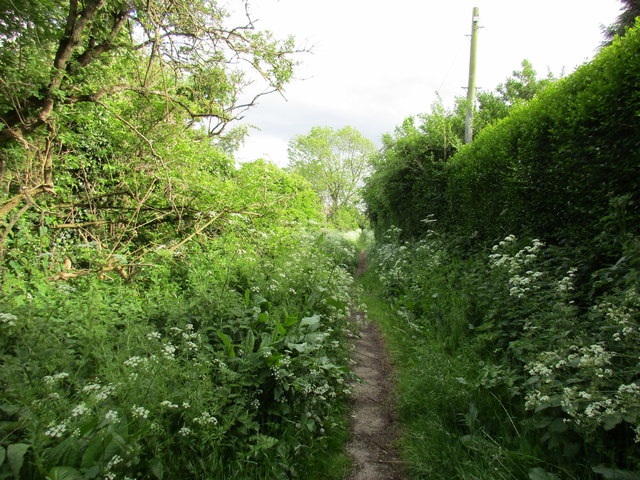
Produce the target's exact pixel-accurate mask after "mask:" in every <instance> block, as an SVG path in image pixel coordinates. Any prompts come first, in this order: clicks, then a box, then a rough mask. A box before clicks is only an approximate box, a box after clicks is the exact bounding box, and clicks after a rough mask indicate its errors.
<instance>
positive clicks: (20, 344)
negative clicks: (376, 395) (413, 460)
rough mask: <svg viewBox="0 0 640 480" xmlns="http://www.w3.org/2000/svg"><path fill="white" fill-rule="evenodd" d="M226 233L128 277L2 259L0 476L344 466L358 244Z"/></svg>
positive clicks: (225, 474) (266, 475)
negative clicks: (253, 241) (20, 268)
mask: <svg viewBox="0 0 640 480" xmlns="http://www.w3.org/2000/svg"><path fill="white" fill-rule="evenodd" d="M245 245H246V243H245ZM230 248H232V245H231V244H230V242H229V239H228V238H226V239H221V240H220V243H219V244H218V245H217V246H216V245H214V244H210V245H209V249H207V250H204V249H203V250H200V251H197V250H198V249H197V248H196V249H192V251H190V252H184V253H181V254H179V255H175V254H163V253H162V252H161V251H159V252H157V254H156V255H155V256H154V257H150V258H148V259H147V260H148V262H149V263H150V264H153V266H154V267H153V268H149V269H147V270H145V271H142V272H140V273H139V275H138V277H137V278H136V280H135V282H127V281H124V280H123V279H121V278H119V277H117V276H112V277H103V278H98V277H97V276H83V277H79V278H74V279H70V280H66V281H64V280H59V281H52V280H50V279H47V278H45V277H44V276H43V275H40V276H38V273H37V272H38V269H37V268H35V267H34V269H33V271H32V272H30V276H28V277H25V276H24V272H22V273H23V274H17V273H15V272H13V273H12V272H11V271H5V272H4V282H3V286H2V296H1V297H0V313H1V314H0V331H1V335H0V360H1V362H2V370H1V373H0V384H1V385H2V392H3V393H2V398H1V401H0V416H1V420H2V423H0V432H1V439H2V443H1V446H0V478H16V479H41V478H47V479H50V480H62V479H65V480H75V479H93V478H105V479H109V480H113V479H134V478H135V479H139V480H142V479H159V480H162V479H176V478H180V479H204V478H209V479H213V478H220V479H223V478H224V479H284V478H305V479H307V478H318V479H319V478H322V479H327V478H341V477H342V475H343V473H344V471H345V469H346V467H347V465H348V459H347V458H346V456H345V454H344V453H343V445H344V442H345V441H346V436H347V430H346V424H345V420H344V419H345V417H346V398H347V394H348V386H347V382H348V380H349V378H350V373H349V370H348V368H347V358H348V352H347V348H346V341H345V335H346V331H347V329H348V325H347V322H346V315H347V309H348V305H349V304H350V303H351V296H352V293H351V290H350V289H351V283H352V279H351V272H352V271H353V269H354V258H355V249H354V247H353V245H352V244H351V243H349V242H347V241H344V240H343V239H341V237H339V236H338V235H334V234H331V233H327V232H325V233H322V232H316V233H301V234H297V235H296V236H293V235H292V237H291V238H290V239H289V240H288V243H287V246H285V247H283V246H279V247H278V248H275V249H274V248H272V249H266V250H263V255H262V256H255V255H252V254H250V253H248V252H246V251H244V250H240V249H238V250H236V251H229V250H230ZM245 248H246V247H245ZM225 249H226V250H227V251H225ZM25 268H27V267H26V266H25Z"/></svg>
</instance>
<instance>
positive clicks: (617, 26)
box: [604, 0, 640, 46]
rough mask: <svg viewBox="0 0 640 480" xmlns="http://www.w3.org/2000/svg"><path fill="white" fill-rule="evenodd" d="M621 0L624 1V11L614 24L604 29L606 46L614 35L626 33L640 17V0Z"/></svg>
mask: <svg viewBox="0 0 640 480" xmlns="http://www.w3.org/2000/svg"><path fill="white" fill-rule="evenodd" d="M620 1H621V2H622V12H621V13H620V15H618V18H616V21H615V22H614V23H613V25H610V26H609V27H607V28H605V29H604V36H605V40H606V41H605V43H604V45H605V46H606V45H610V44H611V42H612V41H613V39H614V37H616V36H622V35H624V34H625V33H626V31H627V29H628V28H630V27H633V26H634V25H635V22H636V19H637V18H638V17H640V0H620Z"/></svg>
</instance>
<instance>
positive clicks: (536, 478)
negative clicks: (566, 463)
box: [529, 467, 560, 480]
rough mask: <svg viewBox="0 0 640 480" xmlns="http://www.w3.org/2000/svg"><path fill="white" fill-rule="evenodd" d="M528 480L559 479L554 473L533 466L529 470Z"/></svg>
mask: <svg viewBox="0 0 640 480" xmlns="http://www.w3.org/2000/svg"><path fill="white" fill-rule="evenodd" d="M529 478H530V480H560V477H558V476H557V475H556V474H555V473H550V472H547V471H546V470H545V469H544V468H540V467H535V468H532V469H531V470H529Z"/></svg>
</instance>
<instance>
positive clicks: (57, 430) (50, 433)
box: [44, 422, 68, 438]
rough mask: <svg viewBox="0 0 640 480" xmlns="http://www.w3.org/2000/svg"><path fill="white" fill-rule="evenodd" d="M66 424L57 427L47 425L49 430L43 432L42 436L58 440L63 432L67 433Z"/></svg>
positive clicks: (53, 424)
mask: <svg viewBox="0 0 640 480" xmlns="http://www.w3.org/2000/svg"><path fill="white" fill-rule="evenodd" d="M67 428H68V427H67V424H66V423H64V422H63V423H61V424H59V425H56V424H55V423H52V424H50V425H49V428H48V430H47V431H46V432H44V434H45V435H46V436H47V437H51V438H60V437H62V435H63V434H64V432H66V431H67Z"/></svg>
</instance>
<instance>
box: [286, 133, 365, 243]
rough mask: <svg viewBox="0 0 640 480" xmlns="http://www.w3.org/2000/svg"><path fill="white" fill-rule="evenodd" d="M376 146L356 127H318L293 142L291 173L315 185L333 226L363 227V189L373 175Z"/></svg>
mask: <svg viewBox="0 0 640 480" xmlns="http://www.w3.org/2000/svg"><path fill="white" fill-rule="evenodd" d="M374 153H375V146H374V144H373V142H371V140H369V139H367V138H365V137H363V136H362V134H361V133H360V132H358V131H357V130H356V129H354V128H353V127H344V128H341V129H340V130H335V129H333V128H330V127H314V128H312V129H311V131H310V132H309V133H308V134H307V135H296V136H295V137H293V138H292V139H291V140H290V141H289V169H290V170H291V171H292V172H295V173H297V174H299V175H301V176H302V177H304V178H305V179H307V180H308V181H309V183H311V185H312V187H313V189H314V190H315V191H316V193H317V194H318V196H319V197H320V199H321V201H322V204H323V205H324V211H325V214H326V216H327V220H328V221H329V222H330V224H331V225H332V226H334V227H336V228H338V229H341V230H345V231H348V230H352V229H354V228H358V227H361V226H362V225H363V224H364V222H365V219H364V216H363V214H362V198H361V189H362V186H363V183H364V179H365V177H366V176H367V175H368V174H369V173H370V172H371V161H372V158H373V156H374Z"/></svg>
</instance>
